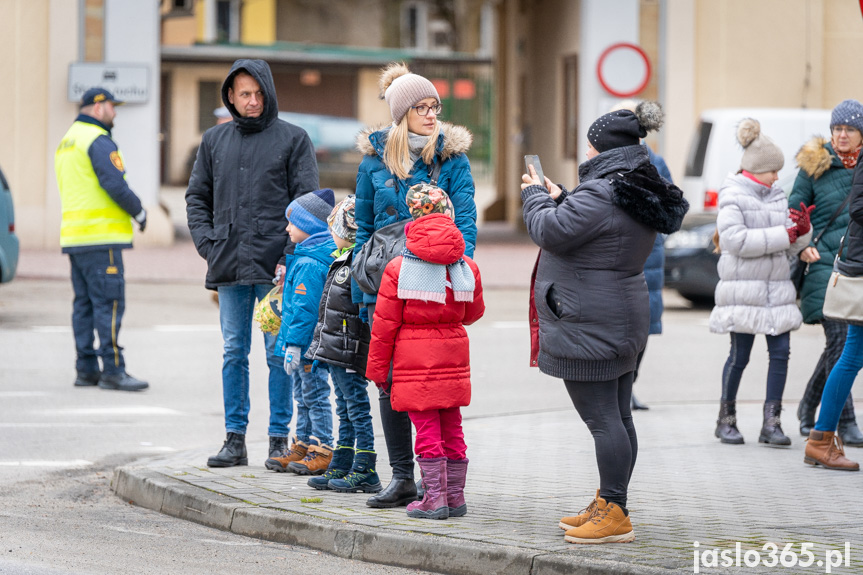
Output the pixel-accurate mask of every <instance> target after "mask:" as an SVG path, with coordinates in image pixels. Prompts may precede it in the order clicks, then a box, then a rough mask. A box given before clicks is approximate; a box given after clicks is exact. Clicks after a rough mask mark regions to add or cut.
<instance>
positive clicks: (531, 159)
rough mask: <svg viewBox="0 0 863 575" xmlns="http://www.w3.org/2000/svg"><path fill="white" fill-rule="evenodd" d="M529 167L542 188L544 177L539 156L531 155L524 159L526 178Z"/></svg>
mask: <svg viewBox="0 0 863 575" xmlns="http://www.w3.org/2000/svg"><path fill="white" fill-rule="evenodd" d="M530 166H533V169H534V171H536V176H537V177H538V178H539V182H540V185H541V186H542V187H543V188H544V187H545V175H544V174H543V173H542V164H540V163H539V156H537V155H533V154H531V155H527V156H525V157H524V171H525V173H526V174H527V175H528V176H529V175H530Z"/></svg>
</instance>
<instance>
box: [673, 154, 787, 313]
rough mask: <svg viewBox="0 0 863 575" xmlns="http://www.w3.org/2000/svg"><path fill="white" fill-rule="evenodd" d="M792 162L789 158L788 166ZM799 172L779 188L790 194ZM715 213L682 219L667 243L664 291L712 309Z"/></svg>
mask: <svg viewBox="0 0 863 575" xmlns="http://www.w3.org/2000/svg"><path fill="white" fill-rule="evenodd" d="M789 162H791V165H792V166H794V162H793V159H792V158H787V157H786V164H788V163H789ZM797 171H798V168H796V167H794V168H793V169H792V170H791V171H788V172H785V174H784V175H783V176H782V177H780V178H779V180H778V181H777V185H778V186H779V187H781V188H782V189H783V190H785V195H786V196H787V195H790V194H791V189H792V188H793V187H794V180H795V179H797ZM716 216H717V212H716V210H713V211H706V212H698V211H690V212H689V213H688V214H686V217H685V218H683V225H681V227H680V231H678V232H675V233H673V234H671V235H669V236H668V237H667V238H666V240H665V287H668V288H671V289H675V290H677V292H678V293H679V294H680V295H682V296H683V297H684V298H686V299H688V300H689V301H691V302H692V303H694V304H696V305H713V294H714V292H715V291H716V284H717V283H719V273H718V272H717V270H716V264H717V263H718V262H719V254H715V253H713V248H714V246H713V234H714V232H715V231H716Z"/></svg>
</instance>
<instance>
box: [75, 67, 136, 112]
mask: <svg viewBox="0 0 863 575" xmlns="http://www.w3.org/2000/svg"><path fill="white" fill-rule="evenodd" d="M96 86H98V87H100V88H105V89H106V90H109V91H110V92H111V93H112V94H114V97H115V98H117V99H118V100H122V101H124V102H128V103H130V104H144V103H146V102H147V100H149V99H150V68H149V67H148V66H146V65H144V64H115V63H108V62H73V63H72V64H69V89H68V98H69V101H70V102H77V101H79V100H80V99H81V96H82V95H83V94H84V92H86V91H87V90H89V89H90V88H95V87H96Z"/></svg>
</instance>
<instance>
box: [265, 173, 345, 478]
mask: <svg viewBox="0 0 863 575" xmlns="http://www.w3.org/2000/svg"><path fill="white" fill-rule="evenodd" d="M334 205H335V195H334V194H333V191H332V190H330V189H324V190H317V191H314V192H311V193H309V194H305V195H302V196H300V197H299V198H297V199H296V200H294V201H293V202H291V203H290V205H289V206H288V209H287V210H285V218H287V220H288V227H287V230H288V235H290V236H291V241H292V242H294V243H295V244H296V249H295V250H294V257H293V260H292V261H291V264H290V267H289V268H288V270H287V271H286V272H285V288H284V294H283V295H282V325H281V328H280V329H279V335H278V338H277V339H276V354H277V355H283V356H284V358H285V371H286V372H287V373H288V376H289V377H291V378H292V380H293V386H294V399H295V400H296V402H297V424H296V439H295V442H294V446H293V447H292V449H291V451H290V452H288V454H287V457H286V458H275V459H268V460H267V468H268V469H273V470H274V471H292V472H294V473H299V474H301V475H319V474H321V473H323V472H324V471H326V469H327V467H328V466H329V464H330V461H331V460H332V457H333V448H332V443H333V414H332V408H331V407H330V386H329V383H328V382H327V375H328V374H327V370H325V369H312V362H311V361H308V360H306V359H304V358H303V354H304V353H305V352H306V350H307V349H308V347H309V344H310V343H311V342H312V335H313V333H314V331H315V324H316V323H317V321H318V305H319V304H320V301H321V295H322V293H323V291H324V282H325V281H326V278H327V272H328V271H329V269H330V264H331V263H333V256H332V253H333V252H334V251H335V249H336V244H335V243H333V240H332V238H331V237H330V233H329V231H328V230H327V217H328V216H329V215H330V212H331V211H332V209H333V207H334ZM303 451H305V456H304V457H302V459H299V457H298V456H299V455H300V453H302V452H303ZM284 463H286V464H287V465H283V464H284Z"/></svg>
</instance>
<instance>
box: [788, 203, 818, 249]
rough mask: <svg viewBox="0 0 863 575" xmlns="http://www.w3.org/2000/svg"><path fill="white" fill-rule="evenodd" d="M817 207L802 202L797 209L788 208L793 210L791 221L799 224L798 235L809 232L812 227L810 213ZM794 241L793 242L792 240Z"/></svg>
mask: <svg viewBox="0 0 863 575" xmlns="http://www.w3.org/2000/svg"><path fill="white" fill-rule="evenodd" d="M814 209H815V206H814V205H811V206H809V207H808V208H807V207H806V204H804V203H803V202H800V209H799V210H795V209H794V208H791V209H790V210H788V211H789V212H791V221H792V222H794V224H795V225H796V226H797V235H798V236H802V235H804V234H807V233H809V230H811V229H812V222H811V221H810V217H809V216H810V214H811V213H812V210H814ZM792 243H793V242H792Z"/></svg>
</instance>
